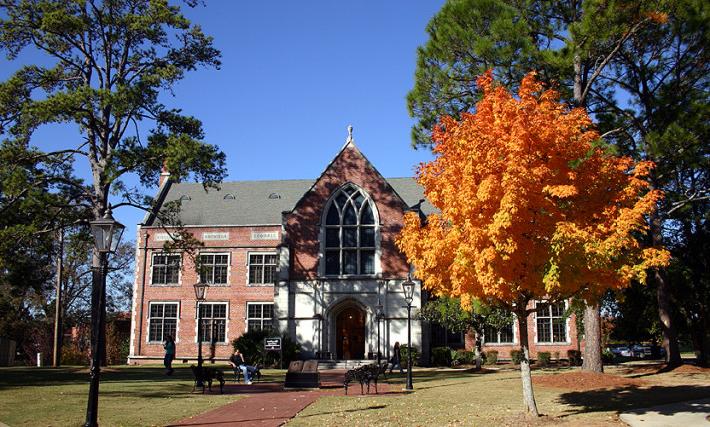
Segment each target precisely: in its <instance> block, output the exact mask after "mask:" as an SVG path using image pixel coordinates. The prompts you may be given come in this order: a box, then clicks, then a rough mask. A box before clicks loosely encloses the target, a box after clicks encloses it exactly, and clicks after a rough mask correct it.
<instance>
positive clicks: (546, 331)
mask: <svg viewBox="0 0 710 427" xmlns="http://www.w3.org/2000/svg"><path fill="white" fill-rule="evenodd" d="M551 341H552V331H550V321H549V319H537V342H551Z"/></svg>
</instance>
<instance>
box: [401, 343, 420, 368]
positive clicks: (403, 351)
mask: <svg viewBox="0 0 710 427" xmlns="http://www.w3.org/2000/svg"><path fill="white" fill-rule="evenodd" d="M399 351H400V354H401V355H402V368H404V367H406V366H407V363H408V361H409V359H408V357H409V347H407V346H406V345H403V346H400V347H399ZM412 364H413V365H414V366H418V365H419V350H417V348H416V347H414V346H412Z"/></svg>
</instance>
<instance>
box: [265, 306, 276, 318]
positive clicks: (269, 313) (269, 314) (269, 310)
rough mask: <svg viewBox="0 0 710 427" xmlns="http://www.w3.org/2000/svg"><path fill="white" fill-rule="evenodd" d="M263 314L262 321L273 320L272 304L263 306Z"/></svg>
mask: <svg viewBox="0 0 710 427" xmlns="http://www.w3.org/2000/svg"><path fill="white" fill-rule="evenodd" d="M263 307H264V314H263V317H264V319H269V320H271V319H273V317H274V305H273V304H264V306H263Z"/></svg>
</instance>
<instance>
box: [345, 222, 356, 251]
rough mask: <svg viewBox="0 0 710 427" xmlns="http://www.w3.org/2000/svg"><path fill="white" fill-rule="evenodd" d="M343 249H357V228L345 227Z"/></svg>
mask: <svg viewBox="0 0 710 427" xmlns="http://www.w3.org/2000/svg"><path fill="white" fill-rule="evenodd" d="M343 247H344V248H355V247H357V228H356V227H343Z"/></svg>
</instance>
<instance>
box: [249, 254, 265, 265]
mask: <svg viewBox="0 0 710 427" xmlns="http://www.w3.org/2000/svg"><path fill="white" fill-rule="evenodd" d="M263 262H264V256H263V255H249V264H262V263H263Z"/></svg>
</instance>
